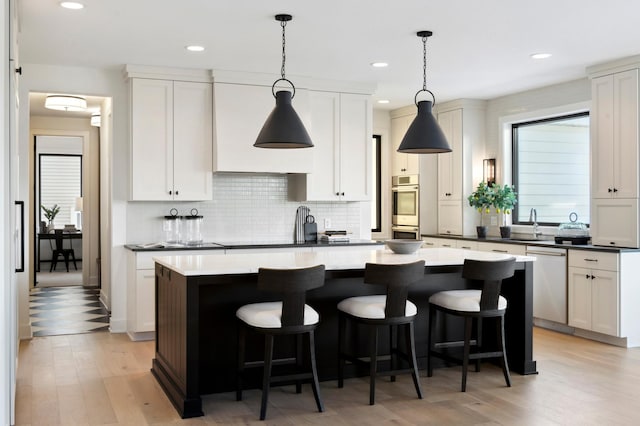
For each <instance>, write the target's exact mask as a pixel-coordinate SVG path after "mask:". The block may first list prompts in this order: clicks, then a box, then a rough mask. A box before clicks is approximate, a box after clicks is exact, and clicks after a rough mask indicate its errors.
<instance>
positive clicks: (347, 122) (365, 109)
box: [289, 91, 372, 201]
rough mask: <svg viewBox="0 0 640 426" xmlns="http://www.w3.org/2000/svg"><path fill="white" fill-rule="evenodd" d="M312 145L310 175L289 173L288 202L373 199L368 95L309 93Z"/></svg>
mask: <svg viewBox="0 0 640 426" xmlns="http://www.w3.org/2000/svg"><path fill="white" fill-rule="evenodd" d="M309 107H310V117H311V125H310V127H309V128H308V130H309V134H310V136H311V140H312V141H313V144H314V147H313V148H311V149H312V150H313V158H312V160H311V162H310V164H311V165H312V171H311V173H309V174H307V175H292V176H291V177H290V179H289V191H290V198H292V199H296V200H307V201H363V200H369V199H370V198H371V173H372V170H371V167H372V165H371V159H372V157H371V155H372V152H371V146H372V130H371V129H372V121H371V120H372V107H371V97H370V96H369V95H361V94H349V93H334V92H320V91H309Z"/></svg>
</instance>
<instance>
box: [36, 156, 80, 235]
mask: <svg viewBox="0 0 640 426" xmlns="http://www.w3.org/2000/svg"><path fill="white" fill-rule="evenodd" d="M39 158H40V164H39V172H40V174H39V177H40V180H39V183H40V185H39V188H40V194H39V204H40V205H43V206H45V207H47V208H51V207H53V206H54V205H55V204H57V205H58V206H59V207H60V212H59V213H58V215H57V216H56V218H55V226H56V227H58V228H62V227H63V226H64V225H65V224H75V223H76V221H75V219H74V217H73V213H74V211H75V210H76V198H78V197H80V196H82V156H81V155H64V154H40V156H39ZM39 210H40V214H39V217H40V220H41V221H46V219H45V217H44V212H43V211H42V209H39Z"/></svg>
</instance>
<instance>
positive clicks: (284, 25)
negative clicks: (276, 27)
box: [280, 21, 426, 84]
mask: <svg viewBox="0 0 640 426" xmlns="http://www.w3.org/2000/svg"><path fill="white" fill-rule="evenodd" d="M280 25H281V26H282V67H281V68H280V75H281V76H282V79H283V80H286V77H285V76H284V64H285V62H286V60H287V54H286V50H285V47H286V38H285V34H284V27H286V26H287V22H286V21H281V22H280ZM425 78H426V77H425ZM425 84H426V83H425Z"/></svg>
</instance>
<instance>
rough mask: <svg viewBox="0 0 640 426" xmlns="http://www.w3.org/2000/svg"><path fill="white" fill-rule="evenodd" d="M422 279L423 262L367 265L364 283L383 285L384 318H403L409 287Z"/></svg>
mask: <svg viewBox="0 0 640 426" xmlns="http://www.w3.org/2000/svg"><path fill="white" fill-rule="evenodd" d="M422 278H424V260H419V261H417V262H413V263H405V264H401V265H382V264H379V263H367V264H366V265H365V270H364V282H365V283H367V284H378V285H380V284H381V285H385V286H386V287H387V303H386V305H385V308H384V316H385V317H386V318H394V317H404V316H405V308H406V303H407V295H408V294H409V286H410V285H411V284H413V283H415V282H416V281H419V280H421V279H422Z"/></svg>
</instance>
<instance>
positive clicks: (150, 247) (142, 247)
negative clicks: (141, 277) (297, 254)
mask: <svg viewBox="0 0 640 426" xmlns="http://www.w3.org/2000/svg"><path fill="white" fill-rule="evenodd" d="M382 244H384V241H375V240H359V239H351V240H349V241H345V242H322V241H318V242H304V243H294V242H293V241H285V240H274V241H230V242H220V243H214V242H212V243H203V244H200V245H193V246H188V245H182V244H180V245H178V244H168V245H162V243H158V244H126V245H125V246H124V247H125V248H126V249H128V250H131V251H136V252H137V251H179V250H234V249H261V248H264V249H267V248H288V247H291V248H293V247H344V246H376V245H382Z"/></svg>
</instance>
